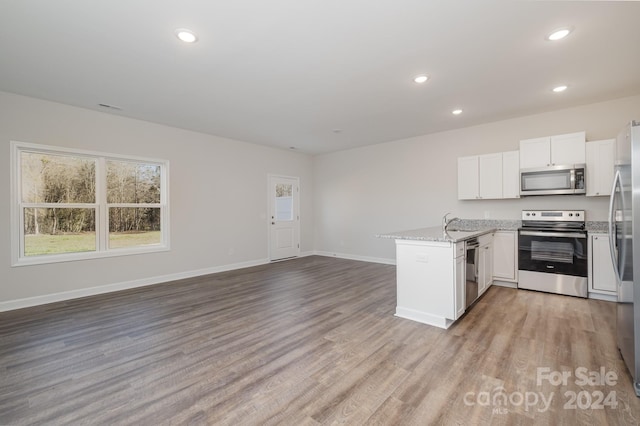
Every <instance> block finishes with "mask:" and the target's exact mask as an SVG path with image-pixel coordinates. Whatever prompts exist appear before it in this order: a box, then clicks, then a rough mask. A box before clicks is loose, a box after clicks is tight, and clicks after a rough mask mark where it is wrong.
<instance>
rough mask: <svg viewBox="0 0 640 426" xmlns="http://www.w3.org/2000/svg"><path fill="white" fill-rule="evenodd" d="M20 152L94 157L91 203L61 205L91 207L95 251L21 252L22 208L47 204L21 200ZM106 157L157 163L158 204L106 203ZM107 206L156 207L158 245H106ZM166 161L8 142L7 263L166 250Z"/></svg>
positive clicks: (167, 220)
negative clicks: (158, 226) (158, 212)
mask: <svg viewBox="0 0 640 426" xmlns="http://www.w3.org/2000/svg"><path fill="white" fill-rule="evenodd" d="M23 151H28V152H34V153H39V154H49V155H72V156H76V157H86V158H91V159H94V160H96V200H95V203H94V204H65V205H64V207H65V208H71V207H79V208H91V207H93V208H95V215H96V217H95V222H96V250H95V251H91V252H79V253H60V254H47V255H39V256H25V255H24V209H25V208H27V207H51V206H49V205H47V203H37V205H34V204H33V203H23V202H22V187H21V184H22V182H21V180H22V174H21V165H20V154H21V153H22V152H23ZM108 160H115V161H129V162H136V163H145V164H153V165H158V166H160V203H159V204H155V203H154V204H144V203H139V204H115V203H111V204H108V203H107V188H106V185H107V179H106V162H107V161H108ZM109 207H155V208H158V207H159V208H160V235H161V240H160V244H154V245H150V246H136V247H125V248H113V249H110V248H109V243H108V239H109V215H108V208H109ZM169 223H170V222H169V161H168V160H160V159H154V158H144V157H135V156H130V155H119V154H108V153H104V152H96V151H86V150H79V149H71V148H63V147H56V146H49V145H39V144H33V143H26V142H17V141H11V266H26V265H40V264H45V263H57V262H69V261H77V260H85V259H96V258H103V257H113V256H129V255H136V254H143V253H154V252H161V251H168V250H169V249H170V246H169V234H170V233H169Z"/></svg>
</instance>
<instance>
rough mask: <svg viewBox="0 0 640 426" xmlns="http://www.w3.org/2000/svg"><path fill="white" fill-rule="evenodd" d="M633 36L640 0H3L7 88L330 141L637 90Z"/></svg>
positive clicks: (184, 123) (162, 117) (200, 126)
mask: <svg viewBox="0 0 640 426" xmlns="http://www.w3.org/2000/svg"><path fill="white" fill-rule="evenodd" d="M564 26H572V27H573V28H574V31H573V32H572V33H571V34H570V35H569V37H567V38H566V39H564V40H562V41H558V42H549V41H546V40H545V36H546V35H547V34H548V33H549V32H551V31H552V30H553V29H555V28H558V27H564ZM185 27H186V28H190V29H192V30H194V31H195V32H196V33H197V34H198V36H199V41H198V42H197V43H195V44H192V45H186V44H184V43H182V42H180V41H179V40H178V39H177V38H176V37H175V35H174V30H175V29H176V28H185ZM638 41H640V2H593V1H586V2H558V1H548V2H543V1H482V0H456V1H451V0H440V1H436V0H396V1H384V0H270V1H264V0H228V1H213V0H182V1H175V0H111V1H86V0H56V1H52V0H13V1H10V0H2V1H0V90H3V91H7V92H12V93H18V94H23V95H27V96H33V97H36V98H42V99H48V100H53V101H57V102H62V103H65V104H70V105H76V106H80V107H84V108H89V109H95V110H100V111H104V112H108V113H113V114H117V115H123V116H127V117H133V118H138V119H142V120H148V121H152V122H157V123H163V124H168V125H171V126H176V127H181V128H185V129H191V130H196V131H200V132H204V133H209V134H213V135H219V136H223V137H228V138H232V139H237V140H242V141H247V142H253V143H257V144H263V145H270V146H275V147H282V148H288V147H291V146H293V147H295V148H296V149H298V150H300V151H301V152H307V153H324V152H330V151H336V150H341V149H347V148H352V147H357V146H363V145H368V144H375V143H380V142H385V141H390V140H396V139H402V138H407V137H411V136H416V135H421V134H427V133H433V132H438V131H443V130H448V129H453V128H460V127H466V126H470V125H474V124H479V123H484V122H490V121H495V120H500V119H505V118H511V117H516V116H522V115H528V114H532V113H537V112H542V111H548V110H553V109H560V108H565V107H569V106H573V105H579V104H585V103H590V102H597V101H601V100H606V99H613V98H618V97H622V96H628V95H634V94H637V93H640V45H639V44H638ZM422 73H426V74H428V75H429V76H430V80H429V81H428V82H427V83H425V84H423V85H418V84H416V83H414V82H413V77H414V76H415V75H418V74H422ZM560 83H564V84H567V85H569V89H568V90H567V91H566V92H564V93H561V94H555V93H552V92H551V89H552V87H554V86H555V85H558V84H560ZM100 103H104V104H111V105H116V106H120V107H122V111H114V110H109V109H104V108H102V107H100V106H98V104H100ZM458 107H459V108H462V109H463V110H464V112H463V114H462V115H460V116H454V115H452V114H451V110H453V109H454V108H458ZM334 129H341V131H340V132H337V133H336V132H334Z"/></svg>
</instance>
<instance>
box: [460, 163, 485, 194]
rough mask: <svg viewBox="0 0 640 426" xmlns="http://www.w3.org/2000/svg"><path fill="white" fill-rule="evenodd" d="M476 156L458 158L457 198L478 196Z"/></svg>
mask: <svg viewBox="0 0 640 426" xmlns="http://www.w3.org/2000/svg"><path fill="white" fill-rule="evenodd" d="M478 171H479V162H478V156H477V155H474V156H472V157H460V158H458V199H460V200H475V199H476V198H478V197H479V196H480V187H479V185H478V178H479V173H478Z"/></svg>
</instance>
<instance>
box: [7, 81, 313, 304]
mask: <svg viewBox="0 0 640 426" xmlns="http://www.w3.org/2000/svg"><path fill="white" fill-rule="evenodd" d="M0 111H1V113H0V169H1V170H3V171H4V172H3V173H1V174H0V199H1V200H5V201H4V202H2V203H1V204H0V224H2V226H0V241H2V244H0V310H2V309H1V308H3V307H4V308H5V309H8V308H11V307H17V306H22V305H28V304H31V303H32V302H34V303H36V302H37V303H39V302H43V301H46V300H53V299H55V298H56V297H50V298H49V299H47V298H46V297H43V296H46V295H52V294H56V293H63V292H70V293H65V294H64V295H67V296H68V295H76V296H77V295H83V294H85V293H91V292H95V291H104V290H105V289H115V288H121V287H127V286H128V285H131V284H136V283H138V284H139V283H143V282H149V281H153V280H154V277H156V278H157V280H161V279H162V277H166V276H169V277H174V278H175V277H180V276H182V275H185V274H186V275H188V274H190V273H193V272H194V271H196V272H197V271H200V272H203V271H206V270H210V269H212V268H213V269H216V268H223V267H225V266H228V265H238V264H251V263H260V262H264V261H266V260H267V257H268V248H267V239H268V225H267V220H266V218H267V213H268V212H267V210H268V206H267V200H268V198H267V175H268V174H269V173H273V174H283V175H288V176H299V177H300V185H301V198H300V202H301V209H300V210H301V250H302V252H309V251H312V250H313V209H312V206H313V204H312V202H313V200H312V196H311V191H312V188H313V183H312V157H311V156H309V155H304V154H300V153H295V152H290V151H285V150H278V149H273V148H267V147H263V146H258V145H253V144H248V143H244V142H238V141H234V140H228V139H223V138H219V137H214V136H209V135H204V134H200V133H196V132H190V131H186V130H181V129H177V128H172V127H167V126H162V125H158V124H153V123H149V122H144V121H139V120H132V119H127V118H123V117H118V116H115V115H110V114H105V113H101V112H96V111H91V110H86V109H80V108H75V107H71V106H67V105H62V104H57V103H52V102H46V101H42V100H37V99H33V98H27V97H22V96H17V95H13V94H8V93H3V92H0ZM12 140H15V141H21V142H31V143H38V144H45V145H55V146H62V147H71V148H80V149H85V150H93V151H101V152H107V153H115V154H130V155H133V156H148V157H152V158H162V159H167V160H169V161H170V210H171V251H169V252H162V253H153V254H143V255H135V256H128V257H112V258H103V259H94V260H83V261H77V262H67V263H57V264H48V265H38V266H22V267H11V266H10V245H9V241H10V235H9V234H10V233H9V230H10V219H9V217H10V206H9V203H8V200H9V196H10V195H9V192H10V184H9V179H10V176H9V169H10V168H9V158H10V155H9V152H10V150H9V145H10V144H9V142H10V141H12ZM221 200H222V201H223V202H222V203H221V202H220V201H221ZM229 205H232V206H234V208H233V209H228V208H227V207H228V206H229ZM223 207H224V208H223ZM230 249H233V254H232V255H230V254H229V250H230ZM158 277H159V278H158ZM123 283H124V284H123ZM118 285H120V286H118ZM98 286H103V287H102V289H97V290H96V289H92V290H87V289H91V288H93V287H98ZM104 286H107V287H104ZM64 295H61V296H60V297H58V298H63V296H64ZM34 297H35V298H36V299H28V298H34ZM19 299H28V300H21V301H20V300H19ZM17 300H18V302H16V301H17ZM9 301H12V302H11V303H7V302H9ZM3 302H5V303H4V304H3Z"/></svg>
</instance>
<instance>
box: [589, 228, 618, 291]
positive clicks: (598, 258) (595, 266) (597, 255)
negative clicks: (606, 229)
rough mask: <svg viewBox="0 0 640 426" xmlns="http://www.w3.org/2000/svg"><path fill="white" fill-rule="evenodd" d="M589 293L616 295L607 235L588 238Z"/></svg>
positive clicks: (594, 235) (593, 235) (595, 235)
mask: <svg viewBox="0 0 640 426" xmlns="http://www.w3.org/2000/svg"><path fill="white" fill-rule="evenodd" d="M588 250H589V291H590V292H595V293H601V294H612V295H613V294H616V291H617V283H616V276H615V272H614V271H613V264H612V262H611V253H610V251H609V235H608V234H591V235H590V236H589V248H588Z"/></svg>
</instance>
